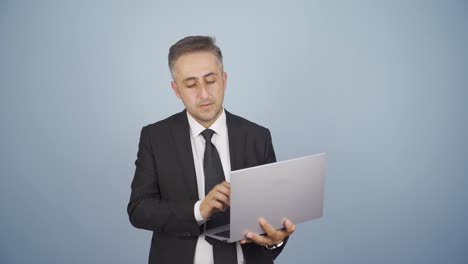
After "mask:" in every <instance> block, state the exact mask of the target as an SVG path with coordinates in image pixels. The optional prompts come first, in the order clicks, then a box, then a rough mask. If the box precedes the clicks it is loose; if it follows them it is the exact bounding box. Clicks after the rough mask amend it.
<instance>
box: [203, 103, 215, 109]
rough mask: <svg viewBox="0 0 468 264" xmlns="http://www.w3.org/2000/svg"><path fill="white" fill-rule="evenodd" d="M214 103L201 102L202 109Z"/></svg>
mask: <svg viewBox="0 0 468 264" xmlns="http://www.w3.org/2000/svg"><path fill="white" fill-rule="evenodd" d="M212 104H213V103H205V104H201V105H200V107H201V108H202V109H206V108H209V107H210V106H211V105H212Z"/></svg>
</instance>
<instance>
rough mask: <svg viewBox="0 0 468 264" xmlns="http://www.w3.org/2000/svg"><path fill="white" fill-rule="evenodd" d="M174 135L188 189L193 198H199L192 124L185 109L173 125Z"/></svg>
mask: <svg viewBox="0 0 468 264" xmlns="http://www.w3.org/2000/svg"><path fill="white" fill-rule="evenodd" d="M172 135H173V139H174V142H175V146H176V149H177V153H178V156H179V158H180V164H182V169H183V173H184V180H185V182H186V186H187V188H188V190H187V191H188V192H189V194H190V197H191V198H192V199H197V200H198V199H199V197H198V187H197V175H196V173H195V165H194V163H193V152H192V143H191V141H190V126H189V123H188V119H187V113H186V112H185V110H184V111H182V112H181V113H179V115H178V116H177V119H176V120H175V124H174V126H173V127H172Z"/></svg>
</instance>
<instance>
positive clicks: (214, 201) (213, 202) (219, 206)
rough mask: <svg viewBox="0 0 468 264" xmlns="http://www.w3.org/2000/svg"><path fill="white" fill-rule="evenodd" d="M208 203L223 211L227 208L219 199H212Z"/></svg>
mask: <svg viewBox="0 0 468 264" xmlns="http://www.w3.org/2000/svg"><path fill="white" fill-rule="evenodd" d="M208 204H209V206H210V207H211V208H212V209H217V210H219V211H222V212H224V210H225V209H226V206H225V205H224V204H223V203H221V202H219V201H217V200H211V201H210V202H209V203H208Z"/></svg>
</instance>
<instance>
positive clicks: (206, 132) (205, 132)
mask: <svg viewBox="0 0 468 264" xmlns="http://www.w3.org/2000/svg"><path fill="white" fill-rule="evenodd" d="M201 134H202V136H203V138H205V141H206V142H211V138H212V137H213V134H214V131H213V130H211V129H209V128H207V129H205V130H203V131H202V132H201Z"/></svg>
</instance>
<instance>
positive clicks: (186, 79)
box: [183, 72, 216, 82]
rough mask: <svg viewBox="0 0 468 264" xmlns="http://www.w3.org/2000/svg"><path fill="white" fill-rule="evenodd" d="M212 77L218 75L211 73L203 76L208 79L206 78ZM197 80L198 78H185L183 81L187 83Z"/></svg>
mask: <svg viewBox="0 0 468 264" xmlns="http://www.w3.org/2000/svg"><path fill="white" fill-rule="evenodd" d="M211 75H216V73H214V72H210V73H207V74H205V75H203V76H202V77H203V78H206V77H208V76H211ZM196 79H197V78H196V77H188V78H185V79H184V80H183V81H184V82H186V81H191V80H196Z"/></svg>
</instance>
